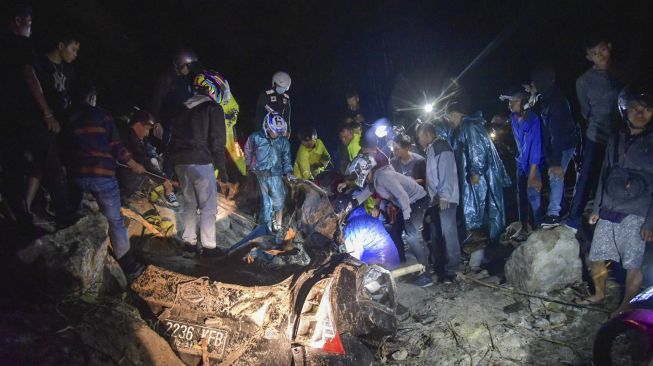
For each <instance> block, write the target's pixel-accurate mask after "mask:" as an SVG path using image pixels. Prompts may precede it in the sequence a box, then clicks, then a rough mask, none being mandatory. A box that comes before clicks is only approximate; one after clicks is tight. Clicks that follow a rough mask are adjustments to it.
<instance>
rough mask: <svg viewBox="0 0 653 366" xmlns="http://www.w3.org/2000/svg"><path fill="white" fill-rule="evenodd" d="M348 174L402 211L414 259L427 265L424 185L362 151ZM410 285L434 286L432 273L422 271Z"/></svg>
mask: <svg viewBox="0 0 653 366" xmlns="http://www.w3.org/2000/svg"><path fill="white" fill-rule="evenodd" d="M347 174H348V175H349V176H352V177H354V178H355V181H356V185H357V186H358V187H359V188H364V187H365V185H366V183H369V184H371V185H372V186H373V188H374V190H375V192H376V193H377V194H378V195H379V196H380V197H381V198H382V199H385V200H388V201H390V202H392V204H393V205H395V206H397V208H399V210H401V213H402V216H403V218H404V230H405V232H406V241H407V242H408V245H409V246H410V249H411V251H412V252H413V254H415V257H416V258H417V262H418V263H420V264H422V265H424V268H427V266H428V256H429V255H428V249H427V248H426V246H425V245H424V241H423V240H422V236H421V234H420V228H421V227H422V222H423V221H424V214H425V213H426V210H427V209H428V207H429V202H430V199H429V196H428V194H427V193H426V191H425V190H424V188H423V187H422V186H420V185H419V184H418V183H417V182H415V180H414V179H412V178H410V177H407V176H405V175H403V174H401V173H398V172H395V170H394V169H393V168H392V166H390V165H384V166H381V167H379V166H377V163H376V160H375V159H374V157H372V156H371V155H369V154H365V153H363V154H360V155H358V156H357V157H356V158H355V159H354V161H352V162H351V164H350V165H349V167H348V168H347ZM377 209H378V207H377ZM413 284H414V285H415V286H419V287H428V286H431V285H433V280H432V279H431V275H429V274H428V272H425V273H423V274H421V275H420V276H418V277H417V279H416V280H415V282H413Z"/></svg>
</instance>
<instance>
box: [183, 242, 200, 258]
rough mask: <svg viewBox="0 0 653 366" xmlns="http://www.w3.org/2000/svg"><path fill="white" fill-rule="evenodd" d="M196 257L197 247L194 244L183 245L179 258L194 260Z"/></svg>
mask: <svg viewBox="0 0 653 366" xmlns="http://www.w3.org/2000/svg"><path fill="white" fill-rule="evenodd" d="M196 255H197V246H196V245H194V244H184V249H183V250H182V252H181V256H182V257H184V258H195V256H196Z"/></svg>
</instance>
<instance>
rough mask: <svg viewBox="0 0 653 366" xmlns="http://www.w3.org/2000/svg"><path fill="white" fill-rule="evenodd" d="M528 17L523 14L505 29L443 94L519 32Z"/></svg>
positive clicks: (454, 79)
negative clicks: (516, 31)
mask: <svg viewBox="0 0 653 366" xmlns="http://www.w3.org/2000/svg"><path fill="white" fill-rule="evenodd" d="M526 15H527V14H522V16H521V17H520V18H519V19H517V20H516V21H515V22H514V23H512V24H511V25H510V26H509V27H508V28H506V29H504V30H503V31H502V32H501V33H499V34H498V35H497V36H496V37H495V38H494V39H493V40H492V41H490V43H488V44H487V46H485V48H483V50H482V51H481V52H480V53H479V54H478V55H476V57H474V59H473V60H472V61H471V62H470V63H469V64H468V65H467V66H465V68H464V69H463V70H462V71H461V72H460V73H459V74H458V76H456V77H455V78H453V80H451V83H450V84H449V86H447V87H446V88H445V89H444V90H443V91H442V94H444V93H446V92H447V91H449V89H450V88H451V87H452V86H454V85H456V84H458V80H459V79H460V78H462V77H463V75H465V73H466V72H467V71H468V70H469V69H471V68H472V66H474V65H476V64H477V63H478V62H479V61H480V60H481V59H482V58H483V57H485V56H487V54H488V53H490V52H491V51H493V50H494V49H495V48H497V47H498V46H499V45H500V44H501V43H503V42H504V41H505V40H506V39H508V38H509V37H510V36H511V35H512V34H513V33H514V32H515V30H517V28H519V27H520V26H522V25H523V24H524V23H526V19H527V18H526Z"/></svg>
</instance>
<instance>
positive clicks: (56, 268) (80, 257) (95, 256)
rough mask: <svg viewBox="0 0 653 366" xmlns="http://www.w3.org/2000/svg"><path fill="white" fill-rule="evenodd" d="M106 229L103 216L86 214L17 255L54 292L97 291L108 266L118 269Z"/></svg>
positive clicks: (110, 270)
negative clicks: (110, 252) (112, 255)
mask: <svg viewBox="0 0 653 366" xmlns="http://www.w3.org/2000/svg"><path fill="white" fill-rule="evenodd" d="M107 229H108V224H107V221H106V219H105V218H104V217H103V216H102V215H101V214H99V213H94V214H90V215H86V216H84V217H82V218H81V219H80V220H79V221H78V222H77V223H76V224H75V225H72V226H70V227H68V228H66V229H63V230H59V231H57V232H55V233H53V234H49V235H45V236H43V237H41V238H39V239H37V240H36V241H34V243H32V244H31V245H30V246H28V247H27V248H25V249H23V250H21V251H19V252H18V253H17V255H18V258H19V259H20V260H21V261H22V262H23V263H25V264H28V265H31V266H32V267H33V268H35V273H40V274H41V275H42V276H43V278H44V280H45V281H46V282H48V284H49V285H52V289H53V290H55V291H56V290H64V291H74V292H78V291H79V292H87V291H89V290H92V289H98V284H99V283H101V282H103V281H104V280H106V275H105V272H106V271H105V265H107V266H108V267H107V268H108V271H109V272H114V271H113V270H112V269H113V267H116V263H114V262H115V261H110V260H108V259H107V256H108V246H109V237H108V235H107ZM117 272H120V271H117Z"/></svg>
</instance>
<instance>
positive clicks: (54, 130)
mask: <svg viewBox="0 0 653 366" xmlns="http://www.w3.org/2000/svg"><path fill="white" fill-rule="evenodd" d="M31 21H32V20H31V9H30V8H29V7H26V6H22V7H16V8H15V9H14V11H13V12H11V16H10V17H8V18H7V19H6V23H5V24H6V32H4V33H3V34H2V35H1V36H0V44H2V47H3V49H4V50H6V51H5V55H4V56H3V58H2V67H1V68H0V70H2V71H0V72H2V74H3V80H4V84H3V86H2V87H1V88H0V89H1V90H2V97H1V98H0V100H2V101H3V103H2V106H1V109H0V115H1V118H2V129H3V134H1V135H0V139H2V140H1V141H0V152H1V154H2V159H1V161H0V164H1V166H2V198H3V201H5V202H6V204H7V206H8V207H9V212H10V215H9V216H10V217H11V218H12V220H13V222H14V223H15V224H16V226H17V227H18V228H20V229H21V230H25V231H35V230H36V228H35V226H34V223H33V217H34V214H33V210H34V206H35V205H36V203H35V202H36V201H37V197H38V196H39V194H40V193H39V192H43V190H40V188H39V187H40V186H41V185H43V187H44V188H45V191H46V192H47V193H48V195H49V197H50V199H49V201H50V203H51V206H52V211H53V212H52V215H53V217H54V218H55V222H56V225H57V227H58V228H65V227H67V226H69V225H71V224H73V223H75V222H76V220H77V219H78V217H79V216H78V212H77V209H78V207H79V203H80V200H81V193H83V192H87V193H90V194H92V195H93V196H94V197H95V199H96V200H97V202H98V203H99V206H100V209H101V212H102V214H104V216H106V218H107V220H108V222H109V236H110V239H111V243H112V248H113V253H114V255H115V257H116V258H117V259H118V262H119V263H120V265H121V266H122V268H123V269H124V271H125V272H126V273H127V274H128V276H129V277H130V278H134V277H135V276H137V275H138V274H139V273H140V272H141V271H142V270H143V265H142V264H141V263H140V262H139V261H138V260H137V259H136V256H135V255H134V252H133V250H132V249H131V248H130V244H129V238H128V236H127V231H126V229H125V226H124V222H123V217H122V216H121V212H120V208H121V205H125V204H128V202H129V200H130V199H131V198H133V197H134V196H139V195H140V196H142V195H144V194H145V195H147V197H148V198H149V199H152V200H159V201H160V202H161V203H162V204H165V205H168V206H170V207H171V208H173V209H182V210H183V211H182V213H181V216H182V224H181V228H180V232H181V240H182V242H183V243H184V250H183V254H184V255H185V256H195V255H197V254H198V253H200V254H201V255H202V256H205V257H216V256H219V255H221V250H220V249H219V248H218V242H217V239H216V238H217V236H216V226H215V216H216V213H217V194H218V190H220V191H221V192H222V193H224V194H225V196H226V197H228V198H234V197H235V196H236V194H237V193H238V191H239V187H240V184H241V183H242V182H243V181H244V179H245V178H244V177H245V176H249V177H255V179H256V180H257V182H258V186H259V188H260V196H261V201H262V204H261V210H260V214H259V215H258V220H259V223H260V224H261V225H263V226H264V227H265V230H266V231H267V232H268V233H275V232H278V231H279V230H281V227H282V226H283V223H284V217H283V213H284V205H285V202H286V192H287V191H288V188H287V184H288V182H293V181H295V180H297V179H306V180H315V179H317V178H318V177H319V176H320V175H321V174H323V173H324V172H325V171H335V172H338V173H340V174H342V176H343V178H344V183H341V184H340V185H338V191H340V192H342V191H345V190H350V191H351V190H354V191H359V190H364V189H367V190H369V191H370V192H373V194H372V195H371V196H370V197H369V198H367V199H365V201H364V202H363V203H362V206H363V207H364V208H365V210H366V212H367V214H368V215H370V216H372V217H375V218H378V220H380V221H382V222H383V223H384V224H385V227H386V228H387V231H388V233H389V237H391V238H392V242H393V243H394V245H395V246H396V250H397V253H398V257H399V259H400V260H401V261H402V262H403V261H406V249H408V248H409V249H410V252H412V254H413V255H414V256H415V258H416V260H417V262H418V263H421V264H423V265H424V266H425V267H426V268H434V270H435V272H436V273H437V274H438V279H440V280H441V281H442V282H444V283H450V282H452V281H454V280H455V276H456V273H457V272H459V271H460V270H461V268H460V266H461V262H462V260H461V257H462V255H461V246H462V245H463V244H464V243H465V242H466V241H469V240H471V239H472V238H474V237H475V236H476V237H477V236H481V237H484V238H486V241H487V247H486V250H485V258H484V261H485V262H490V261H492V260H493V259H494V258H493V253H494V250H493V249H494V248H496V247H497V245H498V244H499V238H500V235H501V234H502V233H503V232H504V230H505V226H506V222H505V221H506V220H505V216H506V215H505V204H504V195H511V194H514V195H516V196H517V201H518V208H519V209H518V215H519V221H520V222H521V228H520V229H519V230H518V231H517V232H516V233H515V234H514V235H512V237H511V238H510V239H512V240H514V241H525V240H527V238H528V235H529V233H530V232H531V231H532V230H537V229H550V228H553V227H556V226H559V225H565V226H567V227H568V228H569V229H570V230H573V231H574V232H577V233H578V236H579V238H581V242H584V243H588V244H589V243H591V245H588V246H583V248H582V251H583V253H581V254H585V253H587V254H588V259H589V261H590V264H589V267H590V268H591V274H592V279H593V281H594V288H595V294H594V295H592V296H590V297H588V298H586V299H579V302H581V303H585V304H597V303H600V302H602V301H603V300H604V297H605V290H604V289H605V280H606V277H607V273H608V271H607V267H606V264H605V263H606V261H615V262H620V263H621V264H622V265H623V268H625V269H626V270H627V279H626V291H625V297H624V300H623V303H622V305H621V308H620V309H621V310H623V309H624V308H625V307H626V306H627V304H628V300H629V299H630V298H632V297H633V296H634V295H635V294H636V292H637V291H638V290H639V288H640V286H641V284H642V271H641V268H642V262H643V257H644V249H645V243H646V242H647V241H651V240H653V205H652V203H653V200H652V195H653V176H652V175H653V161H651V159H653V158H652V157H651V156H652V155H650V150H651V149H652V148H653V134H652V133H651V128H650V121H651V118H652V117H653V90H651V89H649V87H648V86H646V84H645V83H643V80H634V81H633V82H632V83H631V84H630V85H628V86H624V85H623V84H622V82H621V81H620V80H619V79H618V78H617V77H616V76H615V75H617V73H616V72H614V70H613V63H612V62H611V57H610V53H611V44H610V43H609V41H608V40H607V39H604V38H595V39H592V40H589V41H588V42H587V43H586V44H585V46H584V51H585V54H586V57H587V59H588V61H589V62H591V64H592V65H591V67H590V68H589V69H588V70H587V71H586V72H585V73H584V74H583V75H581V76H580V77H579V78H578V79H577V82H576V91H577V98H578V104H579V106H580V111H581V114H582V118H583V120H584V121H585V123H583V124H582V125H585V126H586V128H584V129H581V128H580V126H581V124H579V123H577V121H576V120H575V119H574V115H573V113H572V110H571V106H570V102H569V100H568V99H567V96H565V95H564V93H563V92H562V91H561V89H560V88H559V87H558V86H557V85H556V73H555V70H554V69H553V68H550V67H544V68H540V69H538V70H535V71H534V72H533V73H532V74H531V80H529V82H528V83H527V85H521V86H518V87H516V88H514V89H512V90H509V91H507V92H505V93H500V96H499V99H501V100H502V101H505V102H507V107H508V110H509V112H510V116H509V123H510V125H511V127H512V133H513V136H514V140H515V143H516V147H517V149H516V150H517V152H516V156H515V160H516V175H515V180H514V181H513V179H511V177H510V176H509V174H508V173H507V170H506V168H505V167H504V162H503V161H502V159H501V157H500V154H499V153H498V152H497V149H496V147H495V145H494V142H493V140H492V138H491V137H490V134H489V133H488V129H487V126H486V121H485V120H484V118H483V116H482V114H481V113H480V112H476V113H473V112H472V111H471V110H470V109H469V108H468V107H467V106H466V105H464V104H463V103H457V102H456V101H454V100H452V101H448V102H447V103H446V106H436V108H445V109H446V110H445V113H444V116H445V117H444V119H443V120H442V121H428V122H425V123H420V124H418V125H417V127H416V129H415V130H414V131H413V130H412V129H408V130H400V129H397V131H398V133H396V134H395V135H394V136H391V135H388V134H387V133H382V134H379V133H377V129H376V128H375V127H376V126H377V125H376V124H375V123H374V121H372V120H370V119H369V116H368V113H367V112H366V111H364V110H363V109H362V106H361V101H360V97H359V95H358V93H357V92H354V91H352V92H349V93H347V94H346V96H345V97H346V98H345V99H346V107H345V110H344V113H343V116H342V119H341V120H340V121H338V122H337V132H338V137H339V142H340V143H339V147H338V151H337V154H336V155H334V156H337V158H338V161H337V162H333V163H332V155H331V154H330V153H329V151H328V150H327V148H326V146H325V144H324V142H323V141H322V140H321V139H320V138H318V136H317V132H316V129H315V128H314V126H307V125H302V124H298V128H296V129H291V111H292V109H291V98H290V95H289V94H288V91H289V89H290V86H291V78H290V76H289V75H288V74H287V73H285V72H277V73H275V74H274V75H273V77H272V81H271V86H270V88H269V89H268V90H265V91H263V92H262V93H261V95H260V97H259V99H258V103H257V105H256V111H255V124H256V125H257V126H260V127H259V128H258V129H257V131H256V132H254V133H252V134H251V135H250V136H249V137H248V138H247V141H246V143H244V144H239V143H238V141H237V134H236V132H235V125H236V122H237V118H238V112H239V106H238V103H237V102H236V99H235V97H234V96H233V95H232V93H231V88H230V85H229V83H228V81H227V80H226V79H225V78H224V77H223V76H222V75H221V74H219V73H218V72H216V71H213V70H210V69H207V68H205V67H203V66H202V64H201V63H200V61H199V59H198V57H197V56H196V55H195V54H194V52H192V51H190V50H182V51H180V52H179V53H178V54H177V55H176V56H175V57H174V61H173V67H171V68H170V70H169V71H168V72H167V73H166V74H165V75H164V76H163V77H162V78H161V79H160V80H159V82H158V83H157V86H156V88H155V90H154V93H153V94H152V103H151V105H150V106H149V107H148V108H147V109H148V110H149V111H148V110H146V109H143V108H138V109H136V110H134V111H133V113H132V114H131V116H130V118H129V122H128V125H127V128H121V126H120V124H119V123H117V122H116V121H115V120H114V118H113V117H112V115H111V113H109V112H108V111H106V110H104V109H102V108H99V107H97V105H96V101H97V89H96V87H95V86H94V85H93V84H92V83H88V82H85V81H83V80H81V79H79V80H78V79H77V78H76V77H75V73H74V67H73V62H74V61H75V59H76V58H77V53H78V51H79V49H80V47H81V46H82V45H81V41H80V39H79V38H78V37H76V36H74V35H69V34H63V35H60V36H58V37H57V38H56V39H55V40H54V42H53V43H52V45H51V47H50V49H49V50H48V51H47V52H46V53H45V54H43V55H40V56H38V57H36V56H35V55H34V51H33V49H32V46H31V43H30V40H29V37H30V35H31ZM334 127H335V123H334ZM331 130H333V129H331ZM582 130H584V133H582V132H581V131H582ZM386 132H387V131H386ZM295 138H297V139H298V140H299V149H298V151H297V153H296V156H295V159H294V161H293V160H292V157H291V156H292V154H291V144H290V141H291V139H295ZM413 141H416V142H417V144H415V143H414V142H413ZM578 146H582V147H581V148H580V149H577V147H578ZM576 155H577V156H578V157H579V159H577V160H579V161H580V164H579V168H578V169H577V178H576V180H575V187H574V194H573V199H572V201H571V205H570V207H569V210H568V211H569V212H568V215H567V217H566V218H565V217H564V216H563V215H562V212H563V211H562V210H563V209H562V207H563V202H564V200H563V198H564V193H565V179H566V177H568V176H569V174H567V170H568V169H569V168H570V166H571V165H572V164H571V162H572V161H573V157H574V156H576ZM544 179H546V180H548V182H547V184H546V185H543V180H544ZM567 185H570V184H567ZM543 186H548V194H547V195H543ZM178 194H180V195H181V199H180V201H181V202H179V201H178V200H177V195H178ZM543 197H544V198H545V199H548V202H547V207H546V210H542V208H541V205H542V199H543ZM590 200H593V206H592V207H591V214H590V216H589V220H588V224H590V225H596V227H595V235H593V239H592V240H591V241H590V240H588V239H586V238H588V237H591V234H590V235H587V233H584V230H583V225H582V219H583V213H584V210H585V207H586V206H587V204H588V202H589V201H590ZM542 211H544V215H543V214H542ZM425 217H429V219H428V220H425ZM198 227H199V230H198ZM198 232H199V235H198ZM583 233H584V234H583ZM583 239H584V240H583ZM404 240H405V241H406V244H408V246H407V247H405V245H404ZM432 283H433V280H432V276H431V271H426V272H425V273H423V274H421V275H420V276H419V277H418V278H417V279H416V280H415V283H414V284H415V285H418V286H423V287H424V286H430V285H431V284H432Z"/></svg>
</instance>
